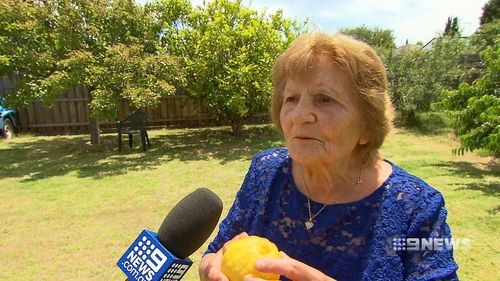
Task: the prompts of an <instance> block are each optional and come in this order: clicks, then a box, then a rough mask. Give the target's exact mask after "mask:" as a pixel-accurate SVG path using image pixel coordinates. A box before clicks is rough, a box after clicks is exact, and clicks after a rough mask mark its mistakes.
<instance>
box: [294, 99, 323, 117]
mask: <svg viewBox="0 0 500 281" xmlns="http://www.w3.org/2000/svg"><path fill="white" fill-rule="evenodd" d="M293 118H294V121H295V122H296V123H311V122H314V121H316V119H317V118H316V113H315V111H314V105H313V103H312V100H311V98H309V97H307V96H306V97H301V98H300V99H299V101H298V102H297V105H296V106H295V108H294V112H293Z"/></svg>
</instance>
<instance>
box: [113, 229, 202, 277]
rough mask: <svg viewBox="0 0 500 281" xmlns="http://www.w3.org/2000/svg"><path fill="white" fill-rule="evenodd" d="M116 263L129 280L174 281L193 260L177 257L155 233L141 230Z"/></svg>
mask: <svg viewBox="0 0 500 281" xmlns="http://www.w3.org/2000/svg"><path fill="white" fill-rule="evenodd" d="M117 264H118V267H120V268H121V270H122V271H123V272H124V273H125V274H126V275H127V276H128V279H129V280H137V281H174V280H175V281H176V280H181V278H182V276H184V273H186V271H187V270H188V269H189V268H190V267H191V265H192V264H193V262H192V261H191V260H190V259H189V258H185V259H179V258H177V257H176V256H174V255H173V254H172V253H170V252H169V251H168V250H167V249H166V248H165V247H163V245H162V244H161V243H160V241H158V235H157V234H156V233H154V232H151V231H148V230H143V231H142V232H141V234H139V236H138V237H137V239H135V241H134V243H132V245H131V246H130V247H129V248H128V250H127V251H126V252H125V254H123V256H122V257H121V259H120V260H119V261H118V263H117Z"/></svg>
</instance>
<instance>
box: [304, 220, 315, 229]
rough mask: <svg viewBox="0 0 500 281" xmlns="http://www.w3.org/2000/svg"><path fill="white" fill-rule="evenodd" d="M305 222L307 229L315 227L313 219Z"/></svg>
mask: <svg viewBox="0 0 500 281" xmlns="http://www.w3.org/2000/svg"><path fill="white" fill-rule="evenodd" d="M304 224H305V225H306V229H307V230H309V229H311V228H313V226H314V223H313V222H312V220H308V221H306V222H305V223H304Z"/></svg>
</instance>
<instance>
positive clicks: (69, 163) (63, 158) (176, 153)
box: [0, 126, 282, 182]
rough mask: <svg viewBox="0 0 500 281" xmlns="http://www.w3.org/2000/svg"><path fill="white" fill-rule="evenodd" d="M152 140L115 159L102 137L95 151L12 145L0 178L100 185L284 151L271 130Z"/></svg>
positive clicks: (166, 135)
mask: <svg viewBox="0 0 500 281" xmlns="http://www.w3.org/2000/svg"><path fill="white" fill-rule="evenodd" d="M150 135H151V137H150V141H151V148H150V149H149V150H148V151H146V152H143V151H142V147H141V146H140V141H139V140H138V137H137V136H136V137H135V139H134V144H135V146H134V148H132V149H131V148H129V147H128V146H125V147H124V149H123V151H122V152H121V153H119V152H118V146H117V137H116V135H115V134H108V135H103V136H102V137H101V144H100V145H97V146H93V145H90V144H89V143H88V141H87V140H88V136H85V135H84V136H60V137H54V138H32V139H30V140H28V141H26V142H13V143H11V144H10V145H9V146H10V148H9V149H3V150H0V157H1V159H2V164H3V168H2V170H1V171H0V178H5V177H15V178H22V180H21V181H23V182H31V181H36V180H40V179H45V178H50V177H56V176H63V175H66V174H69V173H76V174H77V176H78V177H82V178H86V177H91V178H95V179H99V178H103V177H106V176H112V175H120V174H124V173H127V172H128V171H140V170H145V169H150V168H154V167H157V166H160V165H161V164H162V163H164V162H166V161H171V160H174V159H179V160H181V161H198V160H216V161H220V163H222V164H224V163H227V162H229V161H234V160H239V159H251V158H252V156H254V155H255V154H256V153H258V152H260V151H262V150H265V149H268V148H271V147H277V146H282V141H281V137H280V136H279V135H278V134H277V133H276V132H274V130H273V129H272V127H271V126H252V127H249V128H248V129H247V130H246V131H244V133H243V135H242V136H238V137H234V136H231V135H230V134H229V129H227V128H206V129H187V130H163V131H151V133H150ZM125 143H126V141H125Z"/></svg>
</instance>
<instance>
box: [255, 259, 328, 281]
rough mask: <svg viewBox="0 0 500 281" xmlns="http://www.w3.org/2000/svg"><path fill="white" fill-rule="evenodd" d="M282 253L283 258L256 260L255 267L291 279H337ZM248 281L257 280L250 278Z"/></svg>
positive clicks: (302, 280)
mask: <svg viewBox="0 0 500 281" xmlns="http://www.w3.org/2000/svg"><path fill="white" fill-rule="evenodd" d="M280 253H281V257H282V258H281V259H272V258H262V259H259V260H257V261H256V262H255V268H256V269H257V270H259V271H262V272H268V273H276V274H279V275H283V276H285V277H287V278H288V279H290V280H294V281H305V280H329V281H335V280H333V279H332V278H330V277H328V276H327V275H325V274H323V273H322V272H321V271H319V270H317V269H315V268H313V267H310V266H308V265H307V264H305V263H302V262H300V261H298V260H295V259H293V258H290V257H289V256H288V255H287V254H285V253H284V252H280ZM248 281H257V279H250V280H248Z"/></svg>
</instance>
